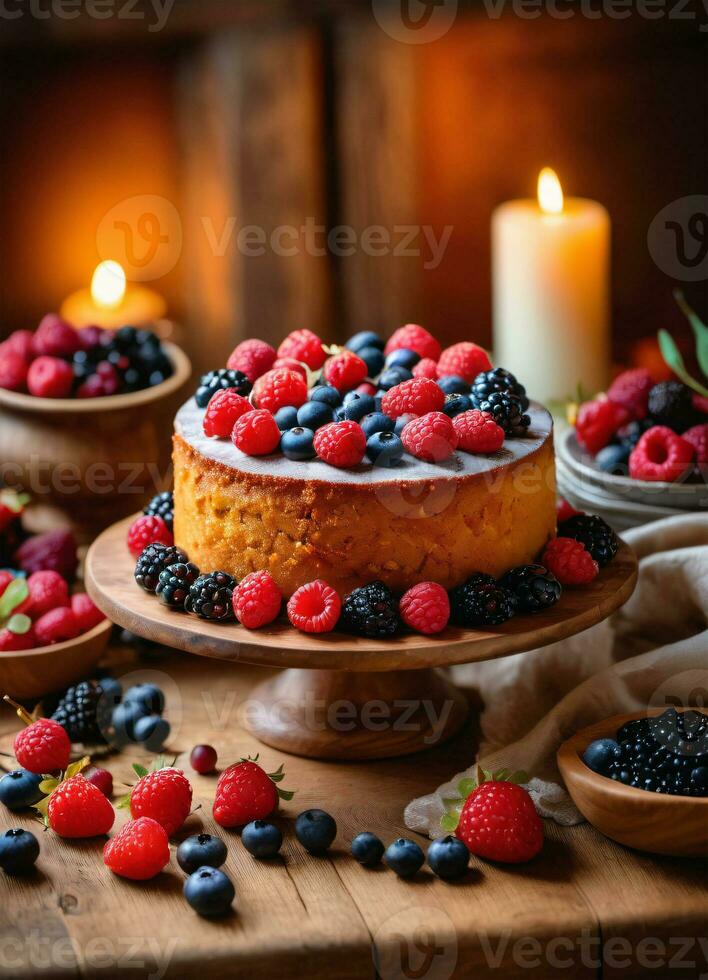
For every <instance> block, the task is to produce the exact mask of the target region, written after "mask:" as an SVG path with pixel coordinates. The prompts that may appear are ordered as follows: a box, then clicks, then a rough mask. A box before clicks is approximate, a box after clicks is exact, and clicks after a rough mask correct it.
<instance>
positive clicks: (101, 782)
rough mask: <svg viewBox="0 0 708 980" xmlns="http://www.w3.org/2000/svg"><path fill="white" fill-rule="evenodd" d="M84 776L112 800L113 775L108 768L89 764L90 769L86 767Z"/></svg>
mask: <svg viewBox="0 0 708 980" xmlns="http://www.w3.org/2000/svg"><path fill="white" fill-rule="evenodd" d="M83 776H84V779H86V780H88V782H89V783H93V785H94V786H95V787H96V788H97V789H100V791H101V792H102V793H103V795H104V796H105V797H107V798H108V799H109V800H110V798H111V797H112V796H113V776H112V775H111V774H110V772H109V771H108V770H107V769H101V768H100V766H89V768H88V769H84V771H83Z"/></svg>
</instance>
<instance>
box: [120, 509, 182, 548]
mask: <svg viewBox="0 0 708 980" xmlns="http://www.w3.org/2000/svg"><path fill="white" fill-rule="evenodd" d="M150 544H164V545H167V546H169V545H172V544H174V538H173V537H172V531H170V529H169V528H168V526H167V524H166V523H165V521H164V520H163V519H162V518H161V517H153V516H152V515H151V514H143V515H142V516H140V517H136V518H135V520H134V521H133V523H132V524H131V525H130V529H129V531H128V551H129V552H130V553H131V555H132V556H133V557H134V558H138V557H139V556H140V555H141V554H142V553H143V551H145V549H146V548H147V546H148V545H150Z"/></svg>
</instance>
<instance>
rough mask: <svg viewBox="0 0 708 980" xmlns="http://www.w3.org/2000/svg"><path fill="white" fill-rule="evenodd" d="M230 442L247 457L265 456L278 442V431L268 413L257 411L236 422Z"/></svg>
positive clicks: (276, 424) (263, 410) (273, 449)
mask: <svg viewBox="0 0 708 980" xmlns="http://www.w3.org/2000/svg"><path fill="white" fill-rule="evenodd" d="M231 440H232V442H233V444H234V446H236V448H237V449H240V450H241V452H242V453H245V454H246V455H247V456H267V455H268V454H269V453H272V452H275V450H276V449H277V448H278V444H279V442H280V429H279V428H278V423H277V422H276V421H275V419H274V418H273V416H272V415H271V413H270V412H268V411H266V409H263V408H261V409H257V410H255V411H253V412H246V414H245V415H242V416H241V418H240V419H237V420H236V424H235V425H234V428H233V432H232V433H231Z"/></svg>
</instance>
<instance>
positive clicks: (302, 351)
mask: <svg viewBox="0 0 708 980" xmlns="http://www.w3.org/2000/svg"><path fill="white" fill-rule="evenodd" d="M278 357H292V358H293V360H295V361H302V362H303V363H304V364H307V366H308V367H309V368H311V370H313V371H317V370H318V369H319V368H321V367H322V365H323V364H324V362H325V361H326V360H327V354H326V352H325V351H324V349H323V347H322V341H321V340H320V338H319V337H318V336H317V334H315V333H313V332H312V331H311V330H293V332H292V333H289V334H288V336H287V337H286V338H285V340H283V342H282V343H281V345H280V347H279V348H278Z"/></svg>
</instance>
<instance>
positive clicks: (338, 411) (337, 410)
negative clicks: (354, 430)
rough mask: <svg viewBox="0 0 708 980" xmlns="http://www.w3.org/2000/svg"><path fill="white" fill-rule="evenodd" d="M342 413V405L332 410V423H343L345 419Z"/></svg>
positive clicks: (343, 410) (343, 409)
mask: <svg viewBox="0 0 708 980" xmlns="http://www.w3.org/2000/svg"><path fill="white" fill-rule="evenodd" d="M344 412H345V408H344V405H340V406H339V408H335V410H334V421H335V422H343V421H344V420H345V418H346V415H345V414H344Z"/></svg>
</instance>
